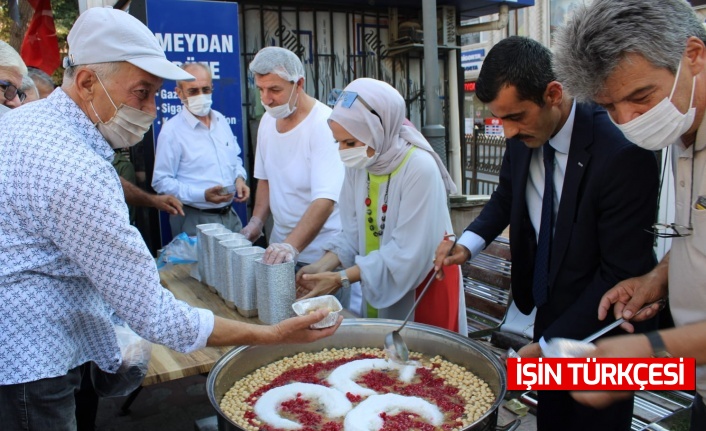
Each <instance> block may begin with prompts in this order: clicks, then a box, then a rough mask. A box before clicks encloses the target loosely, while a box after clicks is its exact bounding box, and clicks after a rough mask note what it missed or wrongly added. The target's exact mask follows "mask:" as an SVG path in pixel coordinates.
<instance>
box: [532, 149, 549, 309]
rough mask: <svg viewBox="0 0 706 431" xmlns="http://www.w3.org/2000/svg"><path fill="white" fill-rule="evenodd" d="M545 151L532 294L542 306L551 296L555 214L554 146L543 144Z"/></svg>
mask: <svg viewBox="0 0 706 431" xmlns="http://www.w3.org/2000/svg"><path fill="white" fill-rule="evenodd" d="M542 148H543V152H544V196H543V197H542V219H541V222H540V225H539V238H538V239H537V253H536V255H535V258H534V279H533V287H532V295H533V296H534V305H535V306H536V307H541V306H542V305H544V304H546V303H547V299H548V296H549V293H548V292H549V257H550V254H551V249H552V231H553V225H554V223H553V219H554V217H553V215H554V148H552V146H551V145H549V142H547V143H546V144H544V145H543V146H542Z"/></svg>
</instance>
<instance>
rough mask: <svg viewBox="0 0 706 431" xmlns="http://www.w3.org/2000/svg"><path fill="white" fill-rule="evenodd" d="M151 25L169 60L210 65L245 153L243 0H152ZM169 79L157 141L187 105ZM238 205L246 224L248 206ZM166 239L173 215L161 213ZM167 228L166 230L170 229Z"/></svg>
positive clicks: (216, 101) (216, 102) (220, 105)
mask: <svg viewBox="0 0 706 431" xmlns="http://www.w3.org/2000/svg"><path fill="white" fill-rule="evenodd" d="M146 12H147V26H148V27H149V29H150V30H152V32H153V33H154V34H155V35H156V36H157V40H159V43H160V44H161V46H162V49H164V52H165V54H166V55H167V58H168V59H169V60H171V61H172V62H174V63H175V64H183V63H186V62H189V63H191V62H200V63H206V64H207V65H208V66H209V68H210V69H211V72H212V75H213V105H212V107H213V109H215V110H216V111H218V112H220V113H221V114H223V116H224V117H225V118H226V120H227V121H228V124H229V125H230V127H231V129H232V130H233V134H234V135H235V137H236V139H237V140H238V145H240V150H241V158H243V160H245V153H244V151H243V112H242V103H241V85H242V81H241V79H240V42H239V38H238V34H239V30H238V4H237V3H227V2H215V1H192V0H147V1H146ZM175 87H176V82H174V81H167V80H165V81H164V84H163V85H162V90H161V91H160V92H159V94H157V119H156V120H155V123H154V127H153V130H154V142H155V146H156V145H157V136H159V131H160V130H161V128H162V124H164V122H166V121H168V120H169V119H170V118H172V117H173V116H175V115H176V114H178V113H179V112H180V111H181V109H182V108H183V105H182V103H181V101H180V100H179V97H177V95H176V93H175V91H174V88H175ZM234 206H235V209H236V211H237V213H238V215H239V216H240V219H241V220H242V222H243V225H245V224H246V220H247V213H246V207H245V204H244V203H242V204H235V205H234ZM161 220H162V223H161V224H162V238H163V242H167V241H168V240H169V238H168V236H170V235H171V234H170V232H169V229H165V227H166V226H167V225H168V223H167V220H168V217H167V215H166V214H164V213H163V214H161ZM165 231H166V232H165Z"/></svg>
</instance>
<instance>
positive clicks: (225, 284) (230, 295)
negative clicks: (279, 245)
mask: <svg viewBox="0 0 706 431" xmlns="http://www.w3.org/2000/svg"><path fill="white" fill-rule="evenodd" d="M219 245H220V249H221V250H223V253H221V254H220V255H219V256H220V258H221V259H223V260H222V261H219V262H218V267H219V270H220V271H222V272H221V273H222V274H223V279H222V281H221V282H222V290H220V291H219V294H220V295H221V297H222V298H223V300H224V301H225V302H226V306H228V307H230V308H235V303H234V301H233V300H234V292H233V286H234V285H235V272H234V271H233V256H234V252H235V250H237V249H239V248H243V247H251V246H252V243H251V242H250V241H248V240H247V239H245V237H243V238H239V239H231V240H227V241H221V242H220V243H219ZM223 268H225V272H223Z"/></svg>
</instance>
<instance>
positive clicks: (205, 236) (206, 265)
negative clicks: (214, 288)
mask: <svg viewBox="0 0 706 431" xmlns="http://www.w3.org/2000/svg"><path fill="white" fill-rule="evenodd" d="M209 224H211V223H209ZM214 224H216V223H214ZM228 232H230V231H229V230H228V229H226V227H225V226H223V225H221V226H216V227H213V228H210V229H209V228H205V229H203V230H200V231H199V232H198V235H200V236H199V237H198V242H199V243H200V244H201V256H199V262H200V264H199V275H200V276H201V283H203V284H205V285H207V286H211V285H213V275H212V274H211V269H212V268H213V253H211V243H212V242H213V237H214V236H215V235H220V234H223V233H228Z"/></svg>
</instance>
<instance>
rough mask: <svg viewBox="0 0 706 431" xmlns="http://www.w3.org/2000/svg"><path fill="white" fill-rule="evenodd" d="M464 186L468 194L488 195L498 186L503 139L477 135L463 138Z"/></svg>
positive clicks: (502, 137)
mask: <svg viewBox="0 0 706 431" xmlns="http://www.w3.org/2000/svg"><path fill="white" fill-rule="evenodd" d="M465 138H466V139H465V142H466V145H465V147H466V148H465V149H466V151H465V153H466V164H465V169H464V172H463V174H464V179H463V180H464V184H465V186H466V190H467V192H468V194H481V195H489V194H492V193H493V191H495V188H496V187H497V186H498V177H499V174H500V167H501V166H502V162H503V157H504V156H505V146H506V145H505V137H504V136H496V135H486V134H483V133H477V134H475V135H466V137H465Z"/></svg>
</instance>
